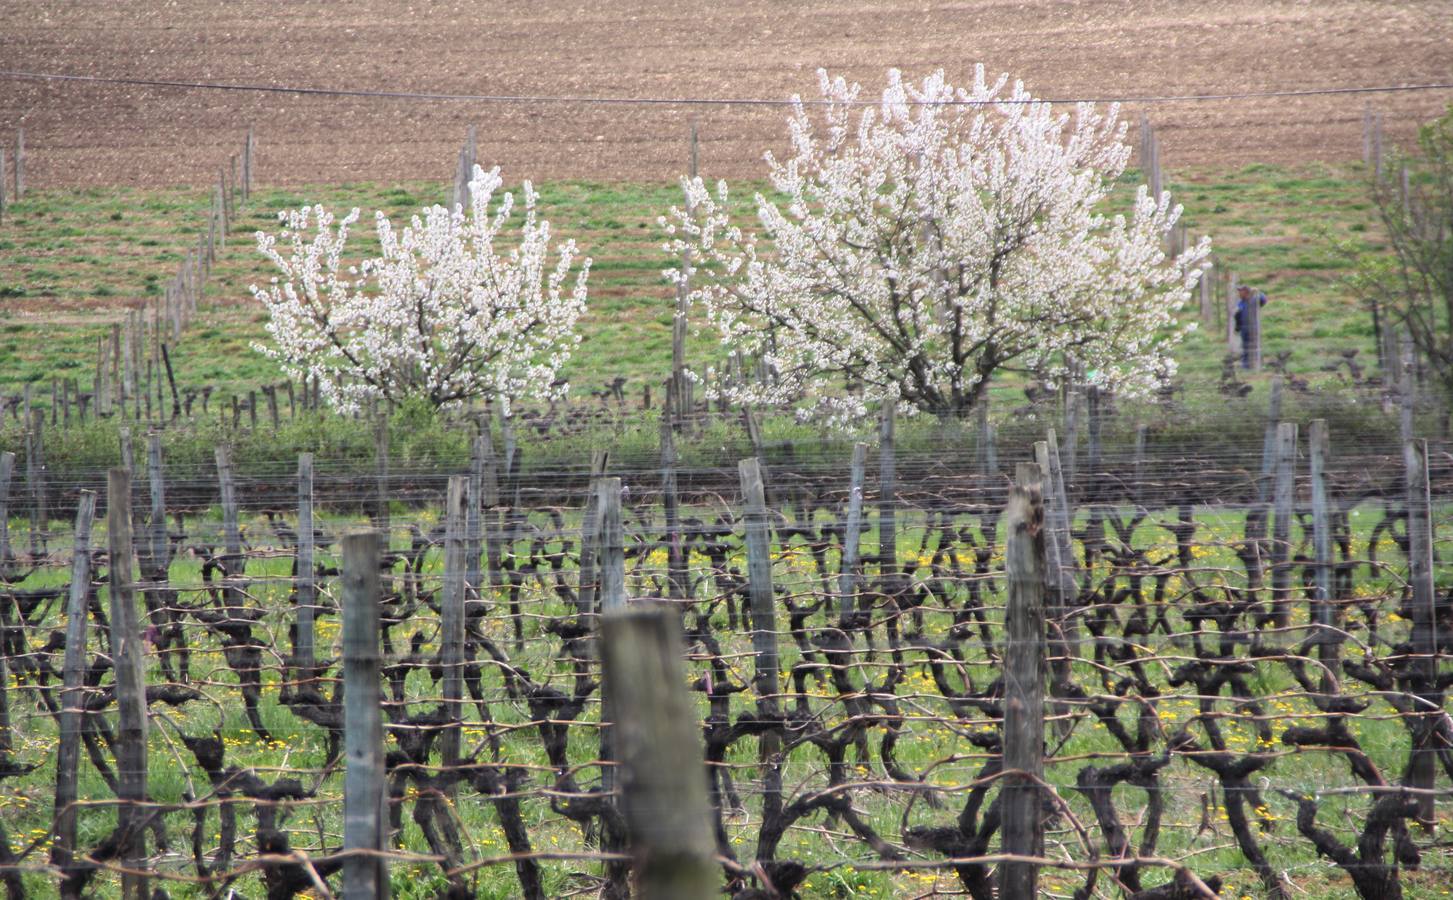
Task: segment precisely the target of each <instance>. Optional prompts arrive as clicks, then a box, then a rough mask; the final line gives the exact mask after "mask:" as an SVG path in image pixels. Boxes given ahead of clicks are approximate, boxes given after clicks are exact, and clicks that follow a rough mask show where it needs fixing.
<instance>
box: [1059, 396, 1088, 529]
mask: <svg viewBox="0 0 1453 900" xmlns="http://www.w3.org/2000/svg"><path fill="white" fill-rule="evenodd" d="M1083 398H1084V394H1082V393H1081V392H1080V386H1079V385H1077V384H1074V383H1073V382H1071V383H1070V384H1069V385H1068V388H1067V390H1066V391H1065V434H1064V438H1063V439H1062V440H1061V441H1060V450H1059V461H1060V467H1061V472H1062V473H1063V474H1062V477H1063V481H1062V482H1061V483H1062V484H1063V485H1064V486H1065V490H1066V491H1067V492H1068V491H1069V490H1071V489H1073V488H1075V487H1076V486H1077V484H1078V481H1079V479H1078V478H1077V477H1076V475H1077V474H1078V473H1079V466H1080V460H1079V457H1080V403H1081V401H1082V400H1083ZM1056 481H1059V478H1056ZM1077 493H1078V492H1077ZM1068 498H1069V494H1068V493H1066V494H1065V499H1066V502H1067V501H1068Z"/></svg>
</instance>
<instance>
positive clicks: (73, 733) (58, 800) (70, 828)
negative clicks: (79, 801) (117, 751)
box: [50, 490, 96, 900]
mask: <svg viewBox="0 0 1453 900" xmlns="http://www.w3.org/2000/svg"><path fill="white" fill-rule="evenodd" d="M95 516H96V493H95V491H86V490H83V491H81V493H80V497H79V499H78V500H77V502H76V532H75V541H74V542H73V543H72V550H71V587H70V596H69V598H68V599H67V601H66V654H65V661H64V663H63V664H62V668H61V683H62V685H63V686H62V688H61V697H60V700H61V704H60V705H61V715H60V747H59V748H58V749H57V751H56V780H55V813H54V816H53V825H52V828H53V829H54V830H53V831H52V836H53V843H52V845H51V852H50V863H51V865H53V866H55V867H56V868H57V869H60V871H61V873H62V881H61V884H60V895H61V897H63V898H65V900H73V898H79V897H80V896H81V895H80V891H78V890H77V889H76V885H75V884H74V883H73V882H72V881H71V874H72V873H71V864H72V862H73V861H74V859H75V848H76V810H75V808H74V804H75V802H76V796H77V794H76V784H77V778H78V776H79V772H80V756H81V731H82V721H83V717H84V716H85V715H86V712H85V708H86V698H85V684H86V681H85V679H86V663H87V660H86V624H87V623H86V619H87V616H88V614H89V605H90V593H91V523H92V521H93V520H94V519H95Z"/></svg>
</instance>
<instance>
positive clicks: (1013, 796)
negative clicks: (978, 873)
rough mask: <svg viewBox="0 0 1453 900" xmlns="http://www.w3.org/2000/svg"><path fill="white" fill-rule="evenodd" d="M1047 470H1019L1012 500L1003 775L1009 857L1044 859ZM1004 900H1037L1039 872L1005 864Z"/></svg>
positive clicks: (1007, 545)
mask: <svg viewBox="0 0 1453 900" xmlns="http://www.w3.org/2000/svg"><path fill="white" fill-rule="evenodd" d="M1039 469H1040V467H1039V466H1037V465H1033V464H1020V466H1019V469H1018V472H1017V477H1016V481H1017V484H1016V485H1015V486H1014V488H1013V490H1012V491H1011V493H1010V495H1009V505H1008V508H1007V509H1006V511H1005V515H1006V517H1007V526H1008V527H1007V537H1006V543H1005V547H1004V563H1005V572H1006V577H1007V580H1008V585H1007V587H1008V591H1007V605H1006V608H1005V610H1004V627H1005V650H1004V770H1005V772H1006V774H1005V775H1004V777H1003V785H1004V786H1003V788H1002V789H1001V791H1002V793H1001V800H1000V810H1001V812H1000V815H1001V826H1000V829H1001V833H1002V836H1003V837H1002V848H1003V852H1004V853H1005V854H1006V855H1013V856H1031V857H1038V856H1042V855H1043V854H1044V833H1043V831H1042V830H1041V828H1040V816H1041V813H1040V795H1039V791H1040V789H1039V784H1038V781H1039V780H1040V779H1042V778H1043V777H1044V678H1045V670H1046V660H1045V656H1046V652H1045V651H1046V647H1045V643H1046V636H1045V629H1044V621H1045V608H1044V580H1045V571H1044V567H1045V540H1044V521H1045V518H1044V504H1043V501H1042V499H1041V494H1040V487H1039V485H1040V479H1041V477H1042V476H1041V472H1040V470H1039ZM998 876H999V877H998V882H999V896H1000V897H1023V898H1029V897H1035V896H1038V892H1039V867H1038V866H1037V865H1035V864H1034V863H1030V862H1024V861H1017V860H1016V861H1008V862H1004V863H1001V864H1000V866H999V871H998Z"/></svg>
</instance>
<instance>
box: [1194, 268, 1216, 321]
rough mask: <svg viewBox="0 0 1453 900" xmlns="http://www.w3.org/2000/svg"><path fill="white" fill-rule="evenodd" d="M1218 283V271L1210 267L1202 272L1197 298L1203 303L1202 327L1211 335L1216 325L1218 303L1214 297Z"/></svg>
mask: <svg viewBox="0 0 1453 900" xmlns="http://www.w3.org/2000/svg"><path fill="white" fill-rule="evenodd" d="M1215 283H1216V270H1215V268H1213V267H1212V266H1210V265H1207V266H1206V268H1205V269H1204V270H1203V271H1202V272H1201V280H1200V282H1199V284H1198V288H1197V289H1198V290H1199V293H1198V294H1197V296H1198V297H1199V298H1200V301H1201V327H1202V328H1204V329H1206V331H1207V332H1208V333H1209V332H1210V331H1211V329H1212V328H1214V327H1215V325H1216V301H1215V297H1213V296H1212V292H1213V291H1214V289H1215Z"/></svg>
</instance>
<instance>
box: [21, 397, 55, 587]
mask: <svg viewBox="0 0 1453 900" xmlns="http://www.w3.org/2000/svg"><path fill="white" fill-rule="evenodd" d="M29 421H30V431H28V432H27V433H26V448H25V481H26V487H27V488H28V489H29V492H30V557H31V559H32V561H39V559H40V558H41V557H42V556H44V555H45V552H46V529H47V528H49V527H50V510H49V509H48V508H47V505H46V489H45V413H44V412H42V411H41V410H38V409H35V410H30V417H29Z"/></svg>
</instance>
